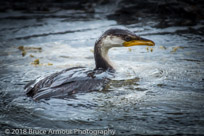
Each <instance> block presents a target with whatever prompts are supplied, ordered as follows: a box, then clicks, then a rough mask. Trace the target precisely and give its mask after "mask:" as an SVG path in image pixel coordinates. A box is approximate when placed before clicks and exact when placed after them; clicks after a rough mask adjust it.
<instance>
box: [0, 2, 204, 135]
mask: <svg viewBox="0 0 204 136" xmlns="http://www.w3.org/2000/svg"><path fill="white" fill-rule="evenodd" d="M51 1H52V0H51ZM71 2H73V3H72V4H71V3H69V2H65V3H64V6H63V4H60V3H57V2H53V3H49V4H48V5H49V8H45V7H44V6H43V4H42V6H39V5H38V4H36V3H35V2H34V3H32V4H33V8H34V9H33V10H31V9H30V8H26V7H25V5H26V4H27V3H26V2H20V5H21V4H22V5H24V6H20V5H18V4H15V3H12V4H11V3H10V5H9V4H7V5H5V6H0V11H1V13H0V18H1V20H0V24H1V25H0V30H1V31H0V47H1V48H0V128H1V129H0V135H5V133H4V131H5V129H7V128H10V129H12V128H32V129H36V130H40V129H76V128H79V129H108V128H109V129H114V130H116V134H117V135H204V132H203V127H204V101H203V100H204V93H203V90H204V57H203V52H204V49H203V48H202V47H203V46H204V45H203V42H204V38H203V28H204V22H203V20H202V19H201V18H202V17H203V14H202V12H201V13H200V12H198V11H202V10H203V9H204V8H202V6H198V5H197V4H198V3H196V2H195V1H191V2H190V1H188V2H183V4H185V8H184V9H182V8H181V7H182V2H178V3H177V5H178V6H176V5H175V3H174V2H166V3H158V4H159V5H158V4H156V3H155V1H149V2H150V3H147V5H145V2H138V1H137V0H134V2H135V3H137V4H130V3H129V4H128V2H129V1H123V0H122V1H117V2H116V3H113V2H112V1H101V2H99V3H98V2H92V3H90V1H87V2H86V1H83V2H82V5H81V6H80V8H79V7H78V9H76V7H77V6H76V5H77V4H79V3H78V2H74V1H71ZM156 2H157V1H156ZM17 3H18V2H17ZM189 3H190V4H194V5H195V7H194V8H193V7H191V6H190V4H189ZM140 4H141V5H143V6H144V9H141V10H140V11H138V10H137V11H136V9H138V6H139V5H140ZM172 4H173V5H174V6H173V5H172ZM70 5H72V6H73V7H72V6H70ZM123 5H126V6H123ZM149 5H152V7H151V8H150V9H147V8H145V7H146V6H147V7H148V6H149ZM168 5H170V6H169V7H168ZM68 7H69V8H68ZM135 8H136V9H135ZM140 8H141V6H140ZM8 9H10V10H8ZM11 9H12V10H11ZM110 9H111V10H110ZM128 9H129V10H128ZM152 9H156V10H155V11H154V12H150V11H152ZM171 9H175V10H174V12H173V11H172V12H170V11H169V10H171ZM161 11H162V12H161ZM178 11H179V12H180V14H176V13H178ZM166 13H169V16H168V17H164V16H163V15H166ZM191 13H192V14H191ZM196 13H197V14H196ZM203 13H204V12H203ZM127 15H128V16H127ZM135 15H137V16H135ZM186 15H188V16H189V17H187V16H186ZM194 16H195V17H194ZM127 17H129V20H128V21H126V20H127ZM107 18H108V19H109V20H108V19H107ZM181 20H182V21H183V23H182V21H181ZM112 27H114V28H115V27H117V28H127V29H129V30H131V31H133V32H135V33H136V34H138V35H141V36H144V37H146V38H149V39H151V40H153V41H155V43H156V46H155V47H153V48H146V47H139V46H138V47H131V48H114V49H111V50H110V52H109V56H110V59H111V60H112V61H113V62H114V63H115V66H116V67H117V72H116V76H115V77H113V78H112V80H111V82H110V83H109V84H108V85H107V87H106V88H105V90H104V91H100V92H90V93H81V94H76V95H74V96H73V97H72V98H69V99H54V98H53V99H49V100H41V101H37V102H35V101H33V100H32V99H31V98H29V97H27V96H26V95H25V92H24V90H23V87H24V86H25V85H26V84H27V83H28V82H29V81H31V80H33V79H36V78H39V77H45V76H47V75H49V74H51V73H54V72H56V71H61V70H62V69H65V68H70V67H75V66H85V67H89V68H90V69H93V68H94V66H95V64H94V55H93V45H94V43H95V41H96V40H97V38H98V37H99V36H100V35H101V34H102V32H104V31H105V30H107V29H108V28H112Z"/></svg>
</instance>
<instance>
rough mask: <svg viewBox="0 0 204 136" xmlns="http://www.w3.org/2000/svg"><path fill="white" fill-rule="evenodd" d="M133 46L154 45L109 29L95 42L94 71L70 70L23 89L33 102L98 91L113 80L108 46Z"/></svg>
mask: <svg viewBox="0 0 204 136" xmlns="http://www.w3.org/2000/svg"><path fill="white" fill-rule="evenodd" d="M134 45H149V46H154V42H153V41H151V40H148V39H144V38H141V37H139V36H137V35H135V34H134V33H132V32H130V31H128V30H123V29H109V30H107V31H106V32H105V33H104V34H103V35H102V36H101V37H100V38H99V40H97V41H96V43H95V46H94V58H95V64H96V68H95V69H94V70H90V69H88V68H85V67H74V68H69V69H65V70H62V71H60V72H56V73H54V74H51V75H50V76H48V77H46V78H44V79H41V80H40V81H37V80H34V81H33V82H30V83H29V84H28V85H26V86H25V89H26V93H27V95H28V96H30V97H32V98H33V99H34V100H40V99H49V98H53V97H54V98H68V97H70V96H72V95H73V94H76V93H85V92H91V91H102V90H103V89H104V88H105V87H106V85H107V84H108V83H109V81H110V80H111V78H112V77H114V71H115V70H114V67H113V65H112V63H111V62H110V60H109V58H108V50H109V49H110V48H112V47H129V46H134Z"/></svg>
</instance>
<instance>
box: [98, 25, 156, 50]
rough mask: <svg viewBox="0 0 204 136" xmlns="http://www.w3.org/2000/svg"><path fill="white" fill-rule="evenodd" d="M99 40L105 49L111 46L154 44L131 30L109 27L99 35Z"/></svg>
mask: <svg viewBox="0 0 204 136" xmlns="http://www.w3.org/2000/svg"><path fill="white" fill-rule="evenodd" d="M100 41H102V46H103V47H104V48H107V49H109V48H112V47H130V46H138V45H147V46H154V45H155V43H154V42H153V41H152V40H149V39H145V38H142V37H140V36H137V35H136V34H134V33H133V32H131V31H129V30H124V29H109V30H107V31H106V32H105V33H104V34H103V35H102V36H101V39H100Z"/></svg>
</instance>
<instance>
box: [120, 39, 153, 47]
mask: <svg viewBox="0 0 204 136" xmlns="http://www.w3.org/2000/svg"><path fill="white" fill-rule="evenodd" d="M136 45H147V46H154V45H155V43H154V42H153V41H151V40H148V39H144V38H141V39H140V40H132V41H128V42H124V43H123V46H125V47H129V46H136Z"/></svg>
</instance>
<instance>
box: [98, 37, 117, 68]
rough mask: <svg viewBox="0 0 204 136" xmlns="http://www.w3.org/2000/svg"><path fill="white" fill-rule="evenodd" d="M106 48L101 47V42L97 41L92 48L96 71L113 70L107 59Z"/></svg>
mask: <svg viewBox="0 0 204 136" xmlns="http://www.w3.org/2000/svg"><path fill="white" fill-rule="evenodd" d="M109 49H110V48H108V47H107V46H104V45H103V42H101V41H98V42H96V44H95V46H94V58H95V64H96V69H104V70H108V69H110V70H112V69H114V68H113V66H112V64H111V62H110V60H109V57H108V50H109Z"/></svg>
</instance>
